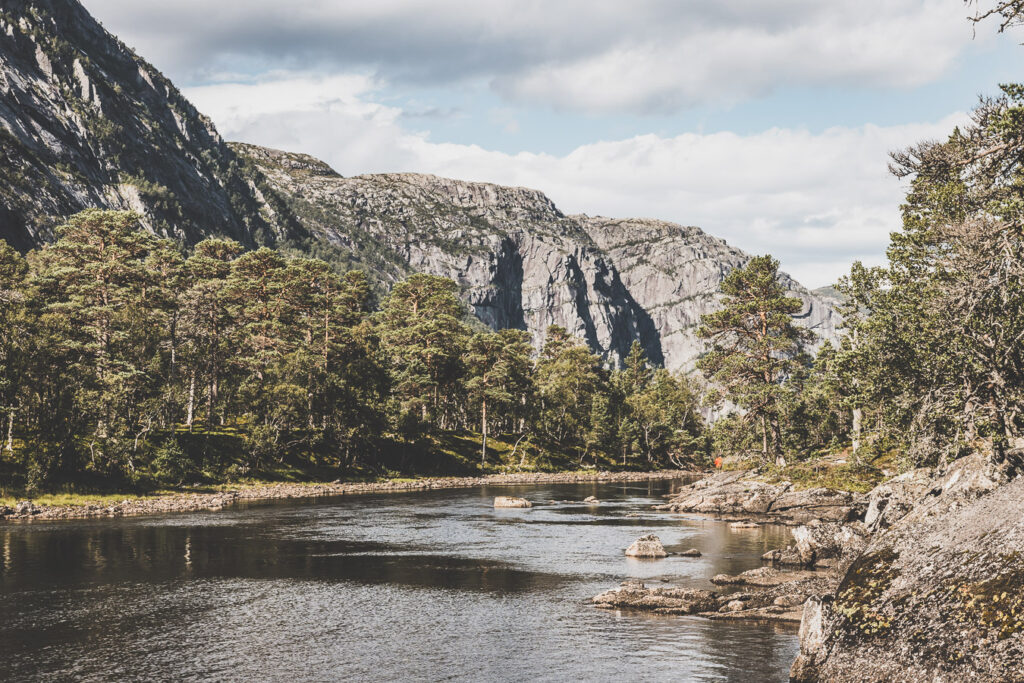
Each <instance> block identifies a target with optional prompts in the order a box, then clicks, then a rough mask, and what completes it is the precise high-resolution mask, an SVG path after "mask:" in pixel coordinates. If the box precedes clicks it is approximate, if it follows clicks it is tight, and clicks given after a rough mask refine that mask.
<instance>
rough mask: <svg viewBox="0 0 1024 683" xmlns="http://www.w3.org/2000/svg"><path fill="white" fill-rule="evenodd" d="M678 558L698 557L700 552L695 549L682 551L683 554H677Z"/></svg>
mask: <svg viewBox="0 0 1024 683" xmlns="http://www.w3.org/2000/svg"><path fill="white" fill-rule="evenodd" d="M679 556H680V557H700V551H699V550H697V549H696V548H690V549H689V550H684V551H683V552H681V553H679Z"/></svg>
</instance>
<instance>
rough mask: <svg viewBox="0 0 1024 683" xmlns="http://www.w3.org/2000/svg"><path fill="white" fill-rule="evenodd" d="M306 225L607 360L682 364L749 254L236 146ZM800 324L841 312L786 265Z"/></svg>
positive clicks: (354, 256)
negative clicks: (635, 352) (800, 305)
mask: <svg viewBox="0 0 1024 683" xmlns="http://www.w3.org/2000/svg"><path fill="white" fill-rule="evenodd" d="M235 150H236V151H237V152H238V154H239V156H241V157H244V158H246V159H248V160H249V162H250V165H251V166H254V167H256V168H257V169H258V171H259V173H260V177H261V178H263V179H264V181H265V182H266V183H267V185H268V186H269V187H270V188H271V190H272V191H273V192H274V193H275V195H276V196H280V197H282V198H284V201H285V203H286V205H287V210H288V211H289V212H290V213H291V214H292V215H293V216H295V218H296V220H297V221H298V222H299V223H300V225H301V228H302V230H303V231H304V232H305V233H307V234H308V235H309V236H311V238H312V239H314V240H319V241H320V242H321V243H326V244H330V245H333V248H334V249H335V250H336V251H337V252H340V253H342V254H344V258H345V259H347V260H349V261H350V262H351V263H352V264H353V265H358V266H361V267H365V268H368V269H370V270H372V271H373V272H374V273H375V274H376V275H377V277H378V278H380V279H382V280H384V281H392V280H394V279H396V278H398V277H400V276H401V275H402V274H403V273H405V272H408V271H416V272H428V273H433V274H435V275H442V276H444V277H449V278H451V279H453V280H456V281H457V282H459V283H460V284H461V285H462V286H463V289H464V291H465V293H466V298H467V301H468V303H469V304H470V306H471V307H472V309H473V310H474V312H475V313H476V315H477V317H479V318H480V319H481V320H482V321H484V322H485V323H486V324H488V325H490V326H491V327H495V328H501V327H517V328H521V329H526V330H529V331H530V333H531V334H532V335H533V338H534V341H535V342H536V343H540V341H541V340H542V338H543V334H544V330H545V329H546V328H547V326H548V325H552V324H555V325H561V326H563V327H565V328H567V329H568V330H570V331H571V332H573V333H574V334H576V335H577V336H579V337H581V338H584V339H586V340H587V341H588V343H589V344H590V345H591V347H592V348H594V349H595V350H597V351H599V352H601V353H604V354H606V355H607V356H608V357H610V358H622V357H624V356H625V354H626V353H628V351H629V347H630V345H631V344H632V342H633V340H638V341H639V342H640V343H641V345H642V346H643V347H644V349H645V350H646V352H647V355H648V357H649V358H651V359H652V360H654V361H655V362H658V363H661V362H663V363H664V364H665V365H666V367H668V368H669V369H672V370H677V369H690V368H692V367H693V364H694V362H695V361H696V358H697V357H698V355H699V354H700V352H701V351H702V349H703V348H704V346H703V343H702V342H701V341H700V340H698V339H697V338H696V336H695V331H696V326H697V324H698V323H699V321H700V317H701V315H703V314H704V313H707V312H709V311H712V310H715V308H716V307H717V306H718V305H719V294H718V288H719V285H720V283H721V282H722V279H723V278H724V277H725V275H726V274H727V273H728V272H729V271H730V270H732V269H733V268H736V267H738V266H742V265H744V264H745V263H746V262H747V260H748V259H749V258H750V256H749V255H748V254H746V253H744V252H742V251H740V250H739V249H735V248H733V247H730V246H728V245H727V244H726V243H725V242H723V241H722V240H719V239H715V238H714V237H711V236H710V235H707V234H705V233H704V232H702V231H701V230H699V229H697V228H693V227H684V226H680V225H675V224H673V223H666V222H664V221H655V220H648V219H625V220H618V219H608V218H601V217H591V216H584V215H580V216H566V215H564V214H562V213H561V212H560V211H559V210H558V208H557V207H556V206H555V205H554V204H553V203H552V202H551V200H550V199H548V198H547V197H546V196H544V195H543V194H542V193H540V192H538V191H536V190H529V189H524V188H518V187H502V186H498V185H491V184H487V183H471V182H463V181H458V180H450V179H446V178H437V177H434V176H429V175H418V174H411V173H402V174H384V175H367V176H356V177H353V178H343V177H341V176H340V175H338V174H336V173H335V172H334V171H332V170H331V169H330V167H328V166H327V165H326V164H323V163H322V162H320V161H317V160H316V159H313V158H311V157H309V156H305V155H297V154H289V153H285V152H279V151H276V150H269V149H265V148H261V147H256V146H253V145H236V146H235ZM780 281H781V282H782V284H783V285H784V286H785V287H786V288H787V289H788V290H789V291H790V292H791V293H792V294H793V295H794V296H798V297H800V298H801V299H802V300H803V301H804V309H803V311H802V312H801V313H800V315H799V316H798V321H799V322H800V324H802V325H805V326H807V327H809V328H810V329H812V330H814V331H815V333H817V335H818V336H819V338H832V337H834V335H835V328H836V325H837V323H838V318H837V316H836V314H835V313H834V311H833V309H832V308H831V307H830V306H829V305H828V304H827V303H825V302H824V301H823V300H822V299H821V298H819V297H818V296H816V295H814V294H812V293H811V292H808V291H807V290H806V289H805V288H803V287H802V286H800V285H799V284H798V283H796V282H795V281H793V280H792V279H791V278H790V277H789V276H788V275H784V274H783V275H781V276H780Z"/></svg>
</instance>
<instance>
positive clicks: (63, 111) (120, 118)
mask: <svg viewBox="0 0 1024 683" xmlns="http://www.w3.org/2000/svg"><path fill="white" fill-rule="evenodd" d="M0 170H3V172H4V177H3V178H2V180H3V181H4V182H3V183H2V184H0V236H2V237H3V238H4V239H5V240H6V241H8V242H9V243H11V244H12V245H13V246H15V248H18V249H19V250H21V251H26V250H28V249H30V248H32V247H35V246H38V245H40V244H42V243H44V242H46V241H49V240H50V239H52V238H53V227H54V226H55V225H58V224H59V223H60V222H61V221H62V220H63V219H65V218H66V217H67V216H69V215H71V214H73V213H76V212H77V211H80V210H82V209H84V208H88V207H91V206H97V207H101V208H109V209H129V210H133V211H136V212H138V213H139V214H140V215H141V216H142V220H141V222H142V225H143V227H144V228H145V229H147V230H149V231H151V232H153V233H155V234H158V235H161V236H164V237H169V238H171V239H174V240H176V241H178V242H179V243H181V244H183V245H188V244H193V243H195V242H198V241H199V240H201V239H203V238H205V237H207V236H213V235H219V236H226V237H231V238H233V239H236V240H238V241H239V242H241V243H242V244H243V245H245V246H246V247H249V248H253V247H256V246H259V245H269V246H275V247H278V248H282V249H284V250H285V251H287V252H289V253H297V254H302V255H310V256H318V257H321V258H324V259H325V260H328V261H330V262H332V263H333V264H334V265H335V266H336V267H337V268H338V269H340V270H345V269H351V268H360V269H364V270H366V271H368V272H369V273H370V274H371V277H372V278H373V279H374V280H375V282H376V283H377V284H378V286H379V287H380V288H381V289H382V290H386V289H387V288H388V287H390V285H392V284H393V283H395V282H397V281H398V280H400V279H402V278H404V277H406V276H408V275H409V274H411V273H414V272H426V273H431V274H434V275H440V276H444V277H449V278H451V279H453V280H455V281H456V282H458V283H459V284H460V287H461V288H462V292H463V298H464V300H465V301H466V303H467V304H468V305H469V307H470V309H471V310H472V311H473V312H474V313H475V315H476V316H477V317H478V318H479V319H480V320H481V321H482V322H483V323H484V324H486V325H488V326H489V327H491V328H495V329H498V328H503V327H514V328H519V329H524V330H528V331H529V332H530V334H531V337H532V339H533V342H534V344H535V345H536V346H539V345H540V344H541V343H542V342H543V337H544V333H545V330H546V329H547V327H548V326H549V325H561V326H562V327H565V328H566V329H568V330H569V331H570V332H571V333H573V334H574V335H576V336H578V337H580V338H582V339H584V340H586V341H587V343H588V344H589V345H590V346H591V348H593V349H594V350H595V351H597V352H599V353H601V354H603V355H604V356H605V357H606V358H608V359H609V360H612V361H615V360H621V359H622V358H623V357H625V355H626V354H627V353H628V351H629V347H630V345H631V344H632V342H633V341H634V340H635V341H639V342H640V343H641V345H642V346H643V348H644V350H645V351H646V353H647V355H648V358H650V359H651V360H652V361H653V362H655V363H658V364H664V365H665V366H666V367H669V368H670V369H673V370H690V369H692V368H693V366H694V363H695V360H696V358H697V357H698V356H699V354H700V353H701V352H702V351H703V349H704V345H703V342H702V341H701V340H699V339H697V338H696V335H695V330H696V325H697V324H698V322H699V320H700V316H701V315H703V314H704V313H707V312H710V311H711V310H715V309H716V308H717V306H718V302H719V298H720V295H719V293H718V286H719V284H720V283H721V281H722V279H723V278H724V277H725V275H726V274H727V273H728V272H729V271H730V270H732V269H733V268H735V267H738V266H741V265H743V264H744V263H746V261H747V260H749V258H750V256H749V255H748V254H746V253H745V252H743V251H741V250H739V249H736V248H735V247H731V246H729V245H727V244H726V243H725V242H724V241H722V240H719V239H717V238H714V237H712V236H710V235H708V234H707V233H705V232H704V231H702V230H700V229H699V228H696V227H693V226H681V225H677V224H674V223H669V222H667V221H660V220H658V219H641V218H631V219H615V218H606V217H600V216H587V215H585V214H578V215H566V214H564V213H563V212H562V211H561V210H560V209H559V208H558V207H557V206H556V205H555V203H554V202H553V201H552V200H551V199H550V198H549V197H548V196H547V195H545V194H544V193H543V192H542V191H540V190H536V189H532V188H526V187H508V186H501V185H495V184H492V183H481V182H474V181H465V180H454V179H449V178H443V177H439V176H434V175H429V174H416V173H388V174H365V175H357V176H350V177H344V176H341V175H340V174H338V173H337V172H336V171H334V169H333V168H331V167H330V165H328V164H326V163H324V162H323V161H321V160H319V159H317V158H315V157H313V156H311V155H308V154H300V153H293V152H283V151H279V150H271V149H268V148H264V147H260V146H257V145H251V144H246V143H227V142H225V141H224V140H223V139H222V138H221V136H220V134H219V133H218V132H217V130H216V127H215V126H214V125H213V123H212V122H211V121H210V120H209V119H208V118H207V117H205V116H203V115H202V114H201V113H200V112H199V111H198V110H196V109H195V107H194V106H193V105H192V104H191V103H190V102H189V101H188V100H187V99H186V98H185V97H184V96H183V95H182V94H181V93H180V92H179V91H178V90H177V89H176V88H175V87H174V85H173V84H172V83H171V82H170V81H169V80H167V79H166V78H165V77H164V76H163V75H162V74H160V72H159V71H158V70H156V69H155V68H154V67H152V65H150V64H149V63H148V62H146V61H145V60H144V59H142V58H141V57H139V56H138V55H136V54H135V53H134V52H133V51H131V50H130V49H128V48H127V47H126V46H125V45H124V44H123V43H121V42H120V41H119V40H118V39H117V38H116V37H115V36H113V35H111V34H110V33H108V32H107V31H106V30H105V29H104V28H103V27H102V26H101V25H100V24H99V23H98V22H97V21H96V20H95V19H93V18H92V17H91V16H90V15H89V13H88V12H87V11H86V10H85V9H84V8H83V7H82V6H81V4H79V3H78V2H77V1H76V0H7V1H6V2H5V3H4V4H3V6H2V8H0ZM780 282H782V283H783V284H784V286H785V287H786V288H787V290H788V291H790V292H791V293H793V294H794V295H796V296H799V297H800V298H801V300H802V301H803V302H804V307H803V311H801V314H800V315H799V316H798V321H800V322H801V323H802V324H804V325H805V326H807V327H809V328H811V329H813V330H815V332H816V333H817V334H818V336H819V338H832V337H834V335H835V328H836V326H837V325H838V316H836V314H835V313H834V311H833V310H832V308H831V306H830V305H829V303H828V302H827V301H826V300H823V299H822V298H820V297H818V296H816V295H815V294H813V293H811V292H809V291H808V290H806V289H805V288H803V287H802V286H800V285H799V283H797V282H796V281H794V280H793V279H792V278H790V277H789V276H788V275H785V274H782V275H780Z"/></svg>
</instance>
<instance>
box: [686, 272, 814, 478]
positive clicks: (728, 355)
mask: <svg viewBox="0 0 1024 683" xmlns="http://www.w3.org/2000/svg"><path fill="white" fill-rule="evenodd" d="M778 268H779V262H778V261H776V260H775V259H773V258H772V257H770V256H758V257H755V258H753V259H751V260H750V262H749V263H748V264H747V265H746V267H744V268H737V269H735V270H733V271H732V272H730V273H729V275H727V276H726V278H725V280H724V281H723V282H722V287H721V289H722V293H723V294H724V295H725V297H724V299H723V302H722V304H723V307H722V309H721V310H719V311H716V312H714V313H709V314H707V315H705V316H704V317H703V318H702V319H701V326H700V328H699V329H698V336H700V337H701V338H703V339H708V340H710V341H711V350H710V351H708V353H707V354H706V355H704V356H703V357H701V359H700V360H699V362H698V367H699V368H700V370H701V371H702V372H704V373H705V374H706V375H707V376H708V377H709V378H710V379H712V380H713V381H715V382H717V383H718V384H720V385H721V386H722V387H723V388H724V390H725V392H726V396H727V397H728V398H729V399H730V400H732V401H733V402H735V403H736V404H737V405H739V406H740V407H741V408H743V409H744V410H745V411H746V419H747V420H748V422H756V423H758V425H759V427H760V432H761V452H762V455H763V457H764V458H766V459H767V458H768V456H769V454H774V455H775V456H776V458H775V459H776V462H777V463H778V464H779V465H784V464H785V458H784V457H783V456H782V452H781V445H782V439H781V428H780V424H779V416H780V412H781V410H780V408H781V406H780V401H781V399H782V393H783V389H782V387H781V383H782V381H783V380H784V379H785V378H786V376H787V375H789V374H790V373H791V372H792V371H793V370H794V369H795V367H797V365H798V356H799V354H800V351H801V349H802V346H803V344H804V342H805V341H806V340H807V339H808V338H809V333H808V332H807V331H806V330H803V329H802V328H799V327H797V326H796V325H795V324H794V323H793V315H794V314H796V313H798V312H799V311H800V309H801V307H802V305H803V304H802V303H801V301H800V299H797V298H795V297H788V296H786V292H785V290H784V289H783V288H782V286H781V285H780V284H779V282H778V279H777V276H778Z"/></svg>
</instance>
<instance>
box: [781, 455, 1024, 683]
mask: <svg viewBox="0 0 1024 683" xmlns="http://www.w3.org/2000/svg"><path fill="white" fill-rule="evenodd" d="M1022 471H1024V452H1021V451H1020V450H1017V451H1011V452H1010V453H1008V454H1006V455H1005V456H1004V457H1000V458H994V457H992V456H990V455H988V454H984V453H975V454H973V455H970V456H968V457H965V458H962V459H960V460H957V461H954V462H953V463H952V464H950V465H949V466H948V467H946V468H944V469H942V470H940V471H939V472H937V473H935V474H934V476H933V477H932V478H931V479H930V481H929V482H928V484H927V485H926V486H925V485H921V486H919V487H918V484H919V483H920V473H918V474H915V475H914V476H912V477H907V478H905V479H903V480H902V481H900V482H899V483H898V484H897V485H896V486H892V485H891V484H892V482H890V485H886V486H887V488H886V489H885V490H882V491H877V492H873V500H876V501H877V500H880V499H882V498H883V497H888V498H889V499H890V500H894V501H895V502H893V503H890V504H889V505H887V506H885V509H884V510H882V511H880V513H879V515H878V516H875V517H874V518H873V520H872V521H873V522H875V523H876V525H877V526H878V527H879V528H880V529H881V530H880V531H879V532H878V533H876V535H875V536H874V537H873V538H872V540H871V542H870V543H869V544H868V545H867V547H866V548H865V550H864V552H863V553H862V554H861V555H860V556H859V557H858V558H857V559H856V560H855V561H853V562H852V564H851V565H850V567H849V569H848V570H847V571H846V572H845V573H844V575H843V578H842V581H841V583H840V584H839V586H838V588H837V589H836V591H835V592H834V593H829V594H825V595H823V596H822V597H821V598H820V599H813V600H811V601H810V602H809V603H808V605H807V608H806V610H805V612H804V618H803V622H802V624H801V631H800V637H801V645H800V655H799V657H798V658H797V660H796V662H794V665H793V668H792V671H791V676H792V680H795V681H806V682H809V681H837V682H839V683H842V682H844V681H890V680H920V681H924V680H927V681H935V682H943V681H961V680H979V681H982V680H983V681H1020V680H1024V552H1022V549H1024V477H1021V476H1020V475H1021V473H1022ZM911 482H917V483H911ZM911 488H915V489H917V490H919V491H922V493H921V495H920V496H919V497H918V498H917V499H916V501H914V504H913V505H907V504H905V503H899V501H900V500H904V501H905V500H906V499H905V498H901V497H900V496H902V495H903V494H904V493H906V492H907V491H909V490H910V489H911ZM883 494H885V496H883ZM876 507H877V506H876ZM903 508H909V509H908V510H907V511H906V512H905V513H904V514H903V515H902V516H901V517H900V516H897V514H896V512H897V510H898V509H903ZM886 513H888V514H886ZM879 520H884V521H885V524H882V523H879ZM883 526H887V528H884V529H882V527H883Z"/></svg>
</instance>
